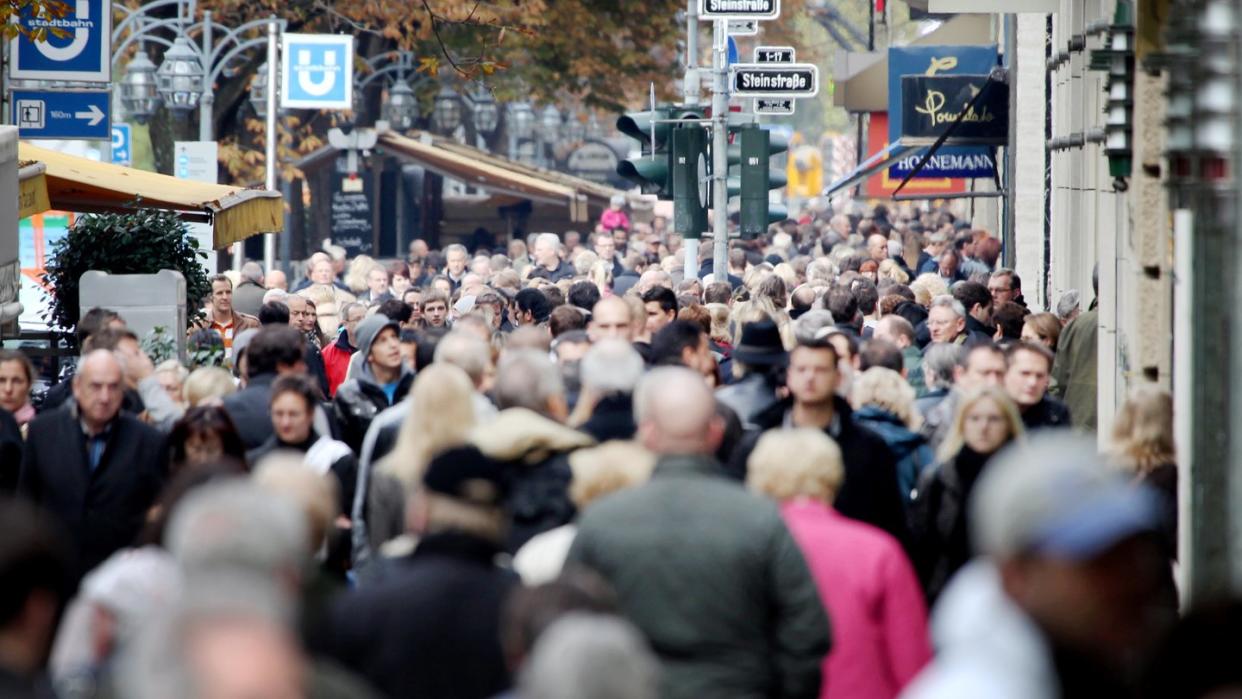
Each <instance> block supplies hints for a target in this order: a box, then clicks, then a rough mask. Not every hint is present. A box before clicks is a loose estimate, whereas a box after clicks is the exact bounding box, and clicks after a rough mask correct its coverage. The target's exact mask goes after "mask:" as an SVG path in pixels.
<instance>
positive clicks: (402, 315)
mask: <svg viewBox="0 0 1242 699" xmlns="http://www.w3.org/2000/svg"><path fill="white" fill-rule="evenodd" d="M376 312H377V313H380V314H382V315H385V316H388V319H389V320H391V321H393V322H394V323H397V324H402V323H408V322H410V316H412V315H414V309H413V308H411V307H410V304H408V303H406V302H405V301H402V300H401V299H388V300H387V301H385V302H383V303H381V304H380V306H379V310H378V311H376ZM341 320H345V318H344V317H342V318H341Z"/></svg>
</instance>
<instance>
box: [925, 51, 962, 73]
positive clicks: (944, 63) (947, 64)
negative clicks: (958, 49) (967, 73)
mask: <svg viewBox="0 0 1242 699" xmlns="http://www.w3.org/2000/svg"><path fill="white" fill-rule="evenodd" d="M956 67H957V56H946V57H944V58H934V57H933V58H932V59H931V63H930V64H929V65H928V66H927V72H926V73H924V75H935V74H937V73H939V72H941V71H945V70H953V69H954V68H956Z"/></svg>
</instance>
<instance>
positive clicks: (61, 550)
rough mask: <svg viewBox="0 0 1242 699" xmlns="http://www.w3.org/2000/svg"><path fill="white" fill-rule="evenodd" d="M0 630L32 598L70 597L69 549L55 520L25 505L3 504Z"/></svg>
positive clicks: (0, 506)
mask: <svg viewBox="0 0 1242 699" xmlns="http://www.w3.org/2000/svg"><path fill="white" fill-rule="evenodd" d="M0 531H3V532H4V536H3V537H0V628H7V627H8V626H9V624H11V623H12V622H13V620H14V619H16V618H17V617H18V615H20V614H21V613H22V610H23V609H24V608H25V607H26V602H27V601H28V600H29V599H30V595H31V594H33V593H34V592H36V591H40V590H42V591H47V592H51V593H52V594H53V595H55V597H56V600H57V601H58V602H64V601H65V597H66V595H67V594H68V593H69V589H70V588H69V578H70V549H69V544H68V542H67V540H66V539H65V537H64V533H63V532H62V531H61V530H60V528H59V525H58V524H57V523H56V522H55V521H54V520H53V518H51V517H49V516H47V515H46V514H44V513H43V512H40V511H39V510H37V509H35V507H34V506H33V505H31V504H29V503H27V502H25V501H22V500H16V499H5V500H3V501H0Z"/></svg>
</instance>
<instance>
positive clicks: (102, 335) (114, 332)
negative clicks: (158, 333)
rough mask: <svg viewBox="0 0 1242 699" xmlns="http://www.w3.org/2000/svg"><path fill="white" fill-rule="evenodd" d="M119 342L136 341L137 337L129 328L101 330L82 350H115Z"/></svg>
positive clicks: (93, 335)
mask: <svg viewBox="0 0 1242 699" xmlns="http://www.w3.org/2000/svg"><path fill="white" fill-rule="evenodd" d="M121 340H133V341H135V342H137V341H138V335H137V333H135V332H134V331H133V330H130V329H129V328H102V329H100V330H99V331H98V332H96V333H94V334H92V335H91V336H90V338H88V341H87V342H86V343H85V345H84V346H83V347H82V350H83V351H84V352H85V351H88V350H89V351H94V350H108V351H109V352H111V351H113V350H115V349H116V348H117V346H118V345H120V344H121Z"/></svg>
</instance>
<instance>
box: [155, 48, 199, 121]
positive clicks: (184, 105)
mask: <svg viewBox="0 0 1242 699" xmlns="http://www.w3.org/2000/svg"><path fill="white" fill-rule="evenodd" d="M203 78H204V71H203V64H202V63H200V62H199V60H198V53H197V52H195V51H194V49H193V48H191V47H190V42H189V41H187V40H186V38H185V37H182V36H179V37H177V39H176V40H175V41H174V42H173V45H172V48H170V49H168V51H167V52H166V53H165V54H164V62H163V64H161V65H160V67H159V70H157V71H156V72H155V80H156V84H157V86H158V90H159V93H160V96H161V97H163V98H164V104H165V105H166V106H167V107H168V108H169V109H171V110H173V112H174V113H176V114H177V115H178V116H181V117H184V116H185V115H187V114H189V113H190V112H191V111H193V110H194V109H195V108H197V107H198V100H199V97H201V96H202V94H203Z"/></svg>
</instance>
